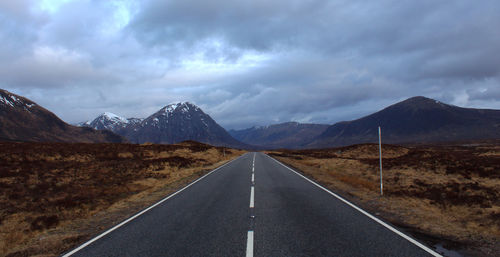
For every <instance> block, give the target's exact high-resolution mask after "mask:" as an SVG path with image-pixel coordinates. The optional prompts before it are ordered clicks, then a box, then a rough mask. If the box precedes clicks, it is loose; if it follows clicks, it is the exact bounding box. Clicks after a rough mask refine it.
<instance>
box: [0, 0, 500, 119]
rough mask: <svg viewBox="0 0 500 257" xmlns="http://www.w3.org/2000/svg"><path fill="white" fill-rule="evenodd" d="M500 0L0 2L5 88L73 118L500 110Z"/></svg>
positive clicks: (0, 74)
mask: <svg viewBox="0 0 500 257" xmlns="http://www.w3.org/2000/svg"><path fill="white" fill-rule="evenodd" d="M499 28H500V2H499V1H498V0H491V1H489V0H481V1H470V0H455V1H453V0H452V1H435V0H421V1H414V0H409V1H405V0H381V1H355V0H341V1H336V0H276V1H275V0H249V1H242V0H210V1H200V0H196V1H193V0H177V1H168V0H158V1H153V0H151V1H129V0H115V1H112V0H109V1H98V0H95V1H92V0H41V1H30V0H16V1H12V0H0V46H1V47H0V88H3V89H7V90H9V91H11V92H13V93H17V94H20V95H23V96H26V97H28V98H31V99H32V100H34V101H35V102H38V103H39V104H41V105H42V106H44V107H46V108H47V109H49V110H51V111H53V112H54V113H56V114H57V115H58V116H59V117H61V118H62V119H63V120H65V121H67V122H70V123H75V122H79V121H84V120H88V119H92V118H95V117H96V116H97V115H98V114H100V113H102V112H104V111H109V112H113V113H116V114H118V115H121V116H125V117H146V116H148V115H149V114H152V113H153V112H155V111H156V110H158V109H160V108H161V107H163V106H165V105H167V104H168V103H171V102H175V101H191V102H193V103H195V104H197V105H199V106H200V107H201V108H202V109H203V110H205V112H207V113H208V114H210V115H211V116H212V117H213V118H214V119H215V120H216V121H217V122H218V123H219V124H221V125H222V126H224V127H226V128H228V129H230V128H246V127H251V126H254V125H267V124H272V123H279V122H285V121H291V120H293V121H299V122H315V123H316V122H317V123H335V122H337V121H341V120H349V119H354V118H358V117H360V116H363V115H366V114H369V113H371V112H374V111H377V110H379V109H380V108H383V107H384V106H387V105H389V104H392V103H395V102H397V101H400V100H403V99H405V98H408V97H411V96H416V95H423V96H427V97H431V98H435V99H438V100H441V101H443V102H447V103H451V104H455V105H459V106H465V107H478V108H479V107H480V108H496V109H500V29H499Z"/></svg>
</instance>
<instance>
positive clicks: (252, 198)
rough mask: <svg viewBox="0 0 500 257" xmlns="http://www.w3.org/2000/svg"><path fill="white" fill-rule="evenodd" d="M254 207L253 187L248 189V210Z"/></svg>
mask: <svg viewBox="0 0 500 257" xmlns="http://www.w3.org/2000/svg"><path fill="white" fill-rule="evenodd" d="M253 207H254V187H253V186H252V187H250V208H253Z"/></svg>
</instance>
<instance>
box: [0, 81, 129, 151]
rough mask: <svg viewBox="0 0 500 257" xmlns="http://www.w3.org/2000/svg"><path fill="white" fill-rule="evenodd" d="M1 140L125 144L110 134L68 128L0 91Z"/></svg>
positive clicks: (32, 104)
mask: <svg viewBox="0 0 500 257" xmlns="http://www.w3.org/2000/svg"><path fill="white" fill-rule="evenodd" d="M0 141H37V142H86V143H101V142H125V141H126V140H125V139H124V138H122V137H120V136H118V135H116V134H114V133H112V132H109V131H96V130H93V129H91V128H80V127H75V126H71V125H69V124H67V123H65V122H64V121H62V120H61V119H59V118H58V117H57V116H56V115H54V114H53V113H52V112H50V111H48V110H46V109H45V108H43V107H41V106H40V105H38V104H36V103H35V102H33V101H31V100H29V99H27V98H24V97H22V96H18V95H15V94H12V93H10V92H8V91H6V90H2V89H0Z"/></svg>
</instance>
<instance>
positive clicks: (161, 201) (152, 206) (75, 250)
mask: <svg viewBox="0 0 500 257" xmlns="http://www.w3.org/2000/svg"><path fill="white" fill-rule="evenodd" d="M243 156H244V155H241V156H239V157H238V158H236V159H233V160H231V161H229V162H226V163H224V164H223V165H221V166H219V167H217V168H216V169H214V170H212V171H210V172H209V173H207V174H205V175H203V176H202V177H200V178H198V179H197V180H195V181H193V182H191V183H190V184H189V185H187V186H185V187H183V188H182V189H180V190H179V191H177V192H175V193H172V194H170V195H169V196H167V197H165V198H163V199H162V200H160V201H159V202H157V203H155V204H153V205H151V206H149V207H148V208H146V209H144V210H142V211H141V212H139V213H137V214H136V215H134V216H132V217H130V218H128V219H126V220H124V221H123V222H121V223H120V224H118V225H116V226H114V227H112V228H110V229H108V230H107V231H105V232H103V233H102V234H100V235H98V236H96V237H94V238H92V239H90V240H89V241H87V242H85V243H83V244H82V245H80V246H79V247H77V248H75V249H73V250H72V251H70V252H68V253H66V254H64V255H62V257H68V256H71V255H73V254H75V253H76V252H78V251H80V250H81V249H83V248H85V247H87V246H88V245H90V244H91V243H93V242H95V241H97V240H99V239H100V238H102V237H103V236H105V235H107V234H109V233H111V232H113V231H114V230H116V229H117V228H119V227H121V226H123V225H125V224H127V223H128V222H130V221H132V220H134V219H135V218H137V217H139V216H141V215H142V214H144V213H146V212H147V211H149V210H151V209H153V208H154V207H156V206H158V205H159V204H161V203H163V202H165V201H166V200H168V199H170V198H172V197H173V196H175V195H176V194H178V193H180V192H182V191H184V189H186V188H188V187H190V186H192V185H194V184H195V183H196V182H198V181H200V180H202V179H203V178H205V177H206V176H208V175H210V174H212V173H213V172H215V171H217V170H219V169H220V168H222V167H224V166H226V165H228V164H230V163H231V162H233V161H236V160H238V159H240V158H241V157H243Z"/></svg>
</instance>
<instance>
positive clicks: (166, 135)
mask: <svg viewBox="0 0 500 257" xmlns="http://www.w3.org/2000/svg"><path fill="white" fill-rule="evenodd" d="M126 137H127V138H128V139H129V140H131V141H132V142H135V143H145V142H151V143H164V144H173V143H178V142H182V141H185V140H194V141H198V142H202V143H207V144H211V145H217V146H230V147H238V148H248V146H247V145H245V144H243V143H241V142H239V141H238V140H236V139H234V138H233V137H232V136H231V135H229V133H227V131H226V130H225V129H224V128H222V127H221V126H220V125H219V124H217V123H216V122H215V121H214V120H213V119H212V118H211V117H210V116H209V115H207V114H205V113H204V112H203V111H202V110H201V109H200V108H199V107H198V106H196V105H194V104H191V103H189V102H183V103H175V104H170V105H167V106H165V107H163V108H162V109H160V110H159V111H158V112H156V113H154V114H153V115H151V116H149V117H147V118H146V119H144V120H143V121H142V122H140V123H138V124H136V125H134V126H130V127H129V129H128V131H127V134H126Z"/></svg>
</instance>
